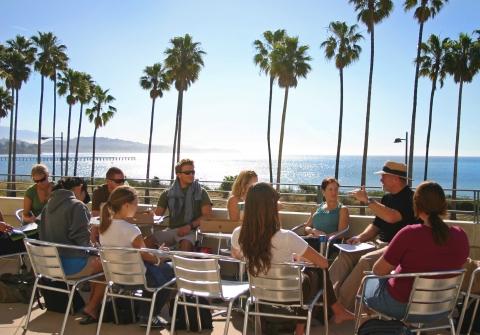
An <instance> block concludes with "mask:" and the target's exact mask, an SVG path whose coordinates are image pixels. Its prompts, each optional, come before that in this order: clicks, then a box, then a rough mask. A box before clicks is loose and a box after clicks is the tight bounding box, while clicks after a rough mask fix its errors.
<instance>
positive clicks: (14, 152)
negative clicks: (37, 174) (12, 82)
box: [12, 88, 18, 197]
mask: <svg viewBox="0 0 480 335" xmlns="http://www.w3.org/2000/svg"><path fill="white" fill-rule="evenodd" d="M17 121H18V88H17V89H15V123H14V125H13V149H12V182H13V185H12V189H13V196H14V197H16V196H17V193H16V192H15V190H16V188H17V187H16V185H15V181H16V176H15V174H16V173H17V171H16V170H17Z"/></svg>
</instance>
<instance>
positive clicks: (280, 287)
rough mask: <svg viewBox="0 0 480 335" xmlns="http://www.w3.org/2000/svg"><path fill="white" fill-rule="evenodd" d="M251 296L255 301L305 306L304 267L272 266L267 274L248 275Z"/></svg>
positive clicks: (289, 265)
mask: <svg viewBox="0 0 480 335" xmlns="http://www.w3.org/2000/svg"><path fill="white" fill-rule="evenodd" d="M248 282H249V284H250V296H251V297H253V298H254V299H255V300H261V301H269V302H276V303H299V304H300V305H303V296H302V267H301V266H300V265H291V264H272V266H271V267H270V270H268V272H267V273H266V274H258V275H256V276H254V275H252V274H250V273H249V274H248Z"/></svg>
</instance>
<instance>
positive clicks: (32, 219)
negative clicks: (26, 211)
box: [22, 215, 36, 223]
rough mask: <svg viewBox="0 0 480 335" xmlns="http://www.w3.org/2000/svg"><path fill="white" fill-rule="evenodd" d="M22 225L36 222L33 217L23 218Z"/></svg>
mask: <svg viewBox="0 0 480 335" xmlns="http://www.w3.org/2000/svg"><path fill="white" fill-rule="evenodd" d="M22 219H23V223H33V222H35V220H36V217H35V216H34V215H28V216H23V218H22Z"/></svg>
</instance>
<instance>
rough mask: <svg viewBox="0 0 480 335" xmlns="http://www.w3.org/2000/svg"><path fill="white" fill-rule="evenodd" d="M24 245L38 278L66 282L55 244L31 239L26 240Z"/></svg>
mask: <svg viewBox="0 0 480 335" xmlns="http://www.w3.org/2000/svg"><path fill="white" fill-rule="evenodd" d="M24 243H25V248H26V249H27V252H28V256H29V257H30V262H31V263H32V268H33V271H34V272H35V275H36V276H42V277H47V278H50V279H60V280H63V281H65V280H66V277H65V272H64V271H63V267H62V262H61V260H60V256H59V254H58V249H57V246H56V245H55V244H53V243H48V242H44V241H35V240H30V239H24Z"/></svg>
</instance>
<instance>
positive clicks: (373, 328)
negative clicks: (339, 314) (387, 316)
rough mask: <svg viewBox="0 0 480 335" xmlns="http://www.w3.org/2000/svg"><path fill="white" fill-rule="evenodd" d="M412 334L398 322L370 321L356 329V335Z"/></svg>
mask: <svg viewBox="0 0 480 335" xmlns="http://www.w3.org/2000/svg"><path fill="white" fill-rule="evenodd" d="M412 334H413V333H412V332H411V331H410V330H409V329H408V328H407V326H405V325H404V324H403V322H401V321H398V320H379V319H370V320H367V321H365V322H364V323H363V324H362V325H361V326H360V328H359V329H358V335H412Z"/></svg>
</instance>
